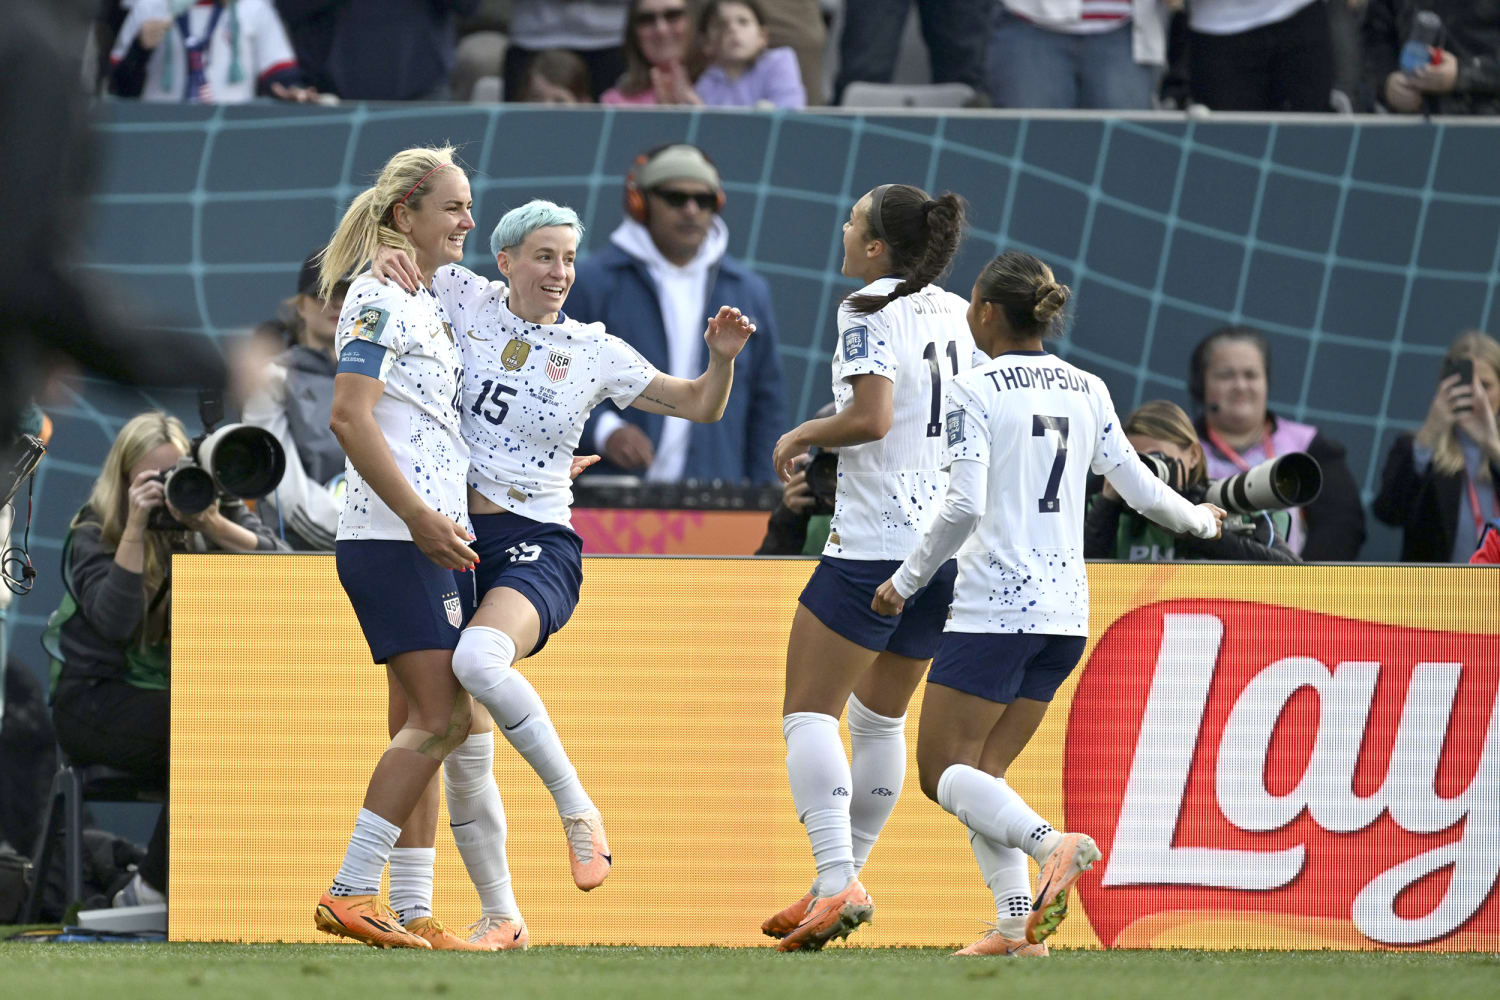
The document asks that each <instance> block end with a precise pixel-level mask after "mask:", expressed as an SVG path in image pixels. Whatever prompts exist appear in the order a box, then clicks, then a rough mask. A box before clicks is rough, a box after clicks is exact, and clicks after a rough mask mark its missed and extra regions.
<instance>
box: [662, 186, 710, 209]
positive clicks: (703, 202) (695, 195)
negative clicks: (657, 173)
mask: <svg viewBox="0 0 1500 1000" xmlns="http://www.w3.org/2000/svg"><path fill="white" fill-rule="evenodd" d="M651 193H652V194H654V195H656V197H658V198H660V199H661V200H662V201H664V202H666V203H667V204H668V205H670V206H671V207H673V208H682V207H683V206H685V205H686V204H687V203H688V202H690V201H691V202H694V203H696V204H697V206H698V207H699V208H700V209H702V210H703V211H705V212H717V211H718V210H719V196H718V195H716V194H714V193H712V192H709V191H703V192H691V193H690V192H687V191H673V190H671V189H670V188H654V189H653V190H652V191H651Z"/></svg>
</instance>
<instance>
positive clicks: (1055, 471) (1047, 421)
mask: <svg viewBox="0 0 1500 1000" xmlns="http://www.w3.org/2000/svg"><path fill="white" fill-rule="evenodd" d="M1048 431H1057V455H1056V456H1055V457H1054V458H1053V459H1052V474H1051V475H1050V476H1048V477H1047V491H1046V492H1045V493H1043V494H1042V495H1041V496H1040V497H1038V498H1037V501H1036V509H1037V511H1038V513H1042V514H1056V513H1057V511H1058V507H1059V505H1058V501H1057V487H1058V485H1059V484H1060V483H1061V482H1062V474H1063V466H1064V465H1067V464H1068V418H1067V417H1046V416H1043V415H1042V414H1040V413H1033V414H1032V415H1031V436H1032V437H1042V436H1044V435H1045V434H1046V433H1047V432H1048Z"/></svg>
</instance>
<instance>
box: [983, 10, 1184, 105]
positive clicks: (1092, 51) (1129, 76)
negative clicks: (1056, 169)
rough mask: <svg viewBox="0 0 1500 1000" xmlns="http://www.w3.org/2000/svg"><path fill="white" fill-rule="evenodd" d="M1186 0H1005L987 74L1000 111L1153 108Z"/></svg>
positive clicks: (992, 36)
mask: <svg viewBox="0 0 1500 1000" xmlns="http://www.w3.org/2000/svg"><path fill="white" fill-rule="evenodd" d="M1181 3H1182V0H1167V2H1166V3H1163V2H1162V0H999V2H997V3H996V4H995V12H994V23H993V25H992V26H991V28H990V34H989V51H988V60H987V62H986V77H987V79H988V84H989V94H990V100H992V101H993V102H994V103H995V105H996V106H997V107H1002V108H1096V109H1108V110H1118V111H1133V110H1138V111H1149V110H1150V109H1151V88H1152V85H1153V83H1154V81H1155V76H1156V73H1157V70H1158V67H1161V66H1163V65H1164V64H1165V63H1166V16H1167V8H1168V7H1176V6H1180V5H1181Z"/></svg>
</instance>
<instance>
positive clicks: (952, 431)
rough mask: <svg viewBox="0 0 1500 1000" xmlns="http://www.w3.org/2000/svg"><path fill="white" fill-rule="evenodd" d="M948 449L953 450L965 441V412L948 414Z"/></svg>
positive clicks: (955, 411) (959, 411)
mask: <svg viewBox="0 0 1500 1000" xmlns="http://www.w3.org/2000/svg"><path fill="white" fill-rule="evenodd" d="M947 430H948V447H950V448H952V447H953V446H954V445H956V444H958V443H959V442H960V441H962V440H963V439H964V411H963V410H954V411H953V412H952V413H950V414H948V420H947Z"/></svg>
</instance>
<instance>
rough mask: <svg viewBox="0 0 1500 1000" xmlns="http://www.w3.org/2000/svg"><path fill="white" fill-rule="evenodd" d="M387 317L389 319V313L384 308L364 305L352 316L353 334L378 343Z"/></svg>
mask: <svg viewBox="0 0 1500 1000" xmlns="http://www.w3.org/2000/svg"><path fill="white" fill-rule="evenodd" d="M388 319H390V313H388V312H386V311H385V310H384V309H377V308H375V307H374V306H366V307H365V308H363V309H361V310H360V311H359V315H358V316H356V317H355V318H354V335H355V336H356V337H359V338H360V339H361V340H373V341H376V342H377V343H378V342H379V341H380V335H381V333H382V332H384V330H385V323H386V320H388Z"/></svg>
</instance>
